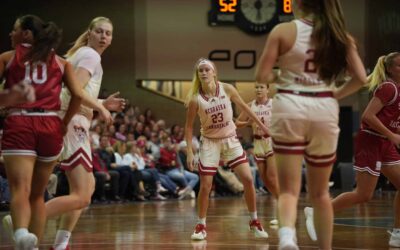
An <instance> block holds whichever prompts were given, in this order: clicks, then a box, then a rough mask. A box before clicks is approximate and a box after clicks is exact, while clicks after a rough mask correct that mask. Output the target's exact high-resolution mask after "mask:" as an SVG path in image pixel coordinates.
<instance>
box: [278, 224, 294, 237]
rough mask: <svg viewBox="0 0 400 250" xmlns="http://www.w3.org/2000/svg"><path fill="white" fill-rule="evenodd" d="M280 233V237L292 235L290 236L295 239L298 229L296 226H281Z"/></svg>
mask: <svg viewBox="0 0 400 250" xmlns="http://www.w3.org/2000/svg"><path fill="white" fill-rule="evenodd" d="M278 234H279V238H282V237H290V238H292V239H294V236H295V234H296V231H295V229H294V228H291V227H281V228H279V231H278Z"/></svg>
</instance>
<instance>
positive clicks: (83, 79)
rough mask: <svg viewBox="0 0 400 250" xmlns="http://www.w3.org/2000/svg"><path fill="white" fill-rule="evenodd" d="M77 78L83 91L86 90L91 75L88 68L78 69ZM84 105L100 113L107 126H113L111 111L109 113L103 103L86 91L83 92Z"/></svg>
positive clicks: (76, 70) (76, 71)
mask: <svg viewBox="0 0 400 250" xmlns="http://www.w3.org/2000/svg"><path fill="white" fill-rule="evenodd" d="M75 77H76V79H77V81H78V83H79V86H80V87H81V89H84V88H85V86H86V85H87V84H88V83H89V80H90V78H91V74H90V72H89V70H87V69H86V68H83V67H78V68H76V69H75ZM82 104H83V105H85V106H86V107H89V108H91V109H94V110H96V111H98V112H99V113H100V116H101V117H102V118H103V119H104V120H105V122H106V123H107V124H112V122H113V118H112V116H111V114H110V111H108V110H107V109H106V108H105V107H104V105H103V104H102V102H99V101H98V100H97V99H95V98H93V97H91V96H90V95H89V94H88V93H87V92H86V91H83V96H82Z"/></svg>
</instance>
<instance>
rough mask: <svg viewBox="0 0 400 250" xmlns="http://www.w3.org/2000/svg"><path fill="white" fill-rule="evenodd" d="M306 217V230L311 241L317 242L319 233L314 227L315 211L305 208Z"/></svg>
mask: <svg viewBox="0 0 400 250" xmlns="http://www.w3.org/2000/svg"><path fill="white" fill-rule="evenodd" d="M304 215H305V216H306V228H307V233H308V236H310V238H311V240H313V241H317V233H316V232H315V227H314V209H313V208H312V207H305V208H304Z"/></svg>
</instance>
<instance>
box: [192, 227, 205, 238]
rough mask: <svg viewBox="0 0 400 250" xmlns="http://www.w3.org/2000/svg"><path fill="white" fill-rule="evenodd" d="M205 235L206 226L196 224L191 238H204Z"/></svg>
mask: <svg viewBox="0 0 400 250" xmlns="http://www.w3.org/2000/svg"><path fill="white" fill-rule="evenodd" d="M206 237H207V232H206V226H205V225H203V224H197V225H196V228H195V229H194V232H193V234H192V236H191V237H190V238H191V239H192V240H204V239H205V238H206Z"/></svg>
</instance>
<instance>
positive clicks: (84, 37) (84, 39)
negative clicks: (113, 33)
mask: <svg viewBox="0 0 400 250" xmlns="http://www.w3.org/2000/svg"><path fill="white" fill-rule="evenodd" d="M101 22H107V23H109V24H111V26H113V24H112V22H111V20H110V19H109V18H107V17H103V16H99V17H95V18H94V19H93V20H92V21H91V22H90V24H89V27H88V28H87V30H86V31H85V32H83V33H82V34H81V35H80V36H79V37H78V39H76V40H75V42H74V43H73V44H74V45H73V46H72V48H70V49H69V50H68V51H67V53H66V54H65V57H70V56H72V55H73V54H74V53H75V52H76V51H77V50H78V49H79V48H80V47H83V46H86V45H87V44H88V39H89V36H88V35H89V32H90V31H91V30H92V29H93V28H94V27H95V26H96V25H97V24H98V23H101Z"/></svg>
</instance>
